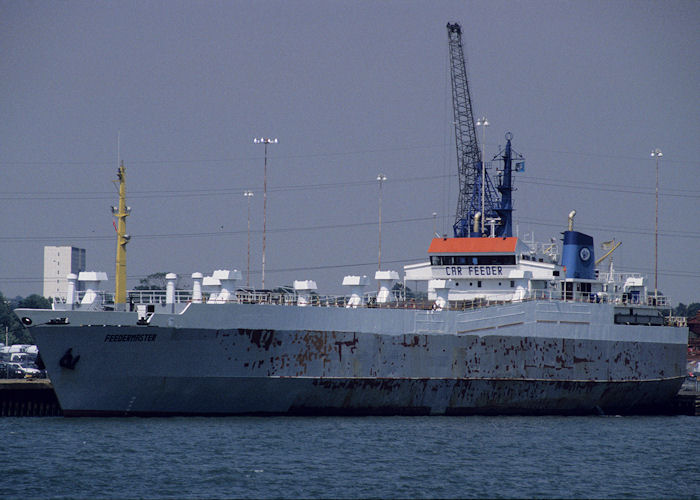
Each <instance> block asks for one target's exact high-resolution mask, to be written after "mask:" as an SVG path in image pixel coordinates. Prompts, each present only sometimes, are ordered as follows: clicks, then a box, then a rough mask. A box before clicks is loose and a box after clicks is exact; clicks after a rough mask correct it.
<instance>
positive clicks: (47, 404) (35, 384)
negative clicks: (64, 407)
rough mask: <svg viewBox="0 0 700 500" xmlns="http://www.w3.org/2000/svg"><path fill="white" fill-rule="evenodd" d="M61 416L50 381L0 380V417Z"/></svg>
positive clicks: (61, 412)
mask: <svg viewBox="0 0 700 500" xmlns="http://www.w3.org/2000/svg"><path fill="white" fill-rule="evenodd" d="M61 415H63V411H61V406H60V405H59V404H58V399H56V393H55V392H54V390H53V386H52V385H51V381H49V380H47V379H38V380H15V379H0V417H58V416H61Z"/></svg>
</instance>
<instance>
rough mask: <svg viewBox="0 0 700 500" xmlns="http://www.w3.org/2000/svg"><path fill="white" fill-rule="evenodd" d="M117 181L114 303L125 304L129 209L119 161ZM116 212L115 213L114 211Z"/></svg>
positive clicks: (124, 178) (124, 176) (124, 172)
mask: <svg viewBox="0 0 700 500" xmlns="http://www.w3.org/2000/svg"><path fill="white" fill-rule="evenodd" d="M117 178H118V180H117V181H114V182H115V183H116V182H119V208H118V210H115V207H112V214H113V215H114V216H115V217H116V218H117V269H116V272H115V278H114V283H115V285H114V304H115V305H116V304H126V244H127V243H128V242H129V238H130V237H129V235H128V234H126V218H127V216H128V215H129V212H130V211H131V209H130V207H127V206H126V168H124V162H123V161H122V162H121V165H120V166H119V170H118V171H117ZM115 212H116V213H115Z"/></svg>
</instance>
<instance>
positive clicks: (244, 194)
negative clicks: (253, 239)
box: [243, 191, 253, 286]
mask: <svg viewBox="0 0 700 500" xmlns="http://www.w3.org/2000/svg"><path fill="white" fill-rule="evenodd" d="M243 196H245V197H246V199H247V200H248V272H247V274H246V282H245V284H246V286H250V199H251V198H252V197H253V192H252V191H244V192H243Z"/></svg>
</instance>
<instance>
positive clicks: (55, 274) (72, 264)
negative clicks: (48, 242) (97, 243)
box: [43, 246, 85, 301]
mask: <svg viewBox="0 0 700 500" xmlns="http://www.w3.org/2000/svg"><path fill="white" fill-rule="evenodd" d="M81 271H85V249H84V248H77V247H72V246H45V247H44V291H43V295H44V297H46V298H47V299H49V298H58V299H60V300H61V301H65V300H66V298H67V293H68V282H67V280H66V277H67V276H68V275H69V274H76V275H77V274H79V273H80V272H81Z"/></svg>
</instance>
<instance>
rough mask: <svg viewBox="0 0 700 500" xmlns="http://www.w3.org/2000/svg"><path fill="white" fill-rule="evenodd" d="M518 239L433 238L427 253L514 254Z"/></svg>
mask: <svg viewBox="0 0 700 500" xmlns="http://www.w3.org/2000/svg"><path fill="white" fill-rule="evenodd" d="M517 242H518V238H515V237H509V238H433V241H432V242H431V243H430V248H428V253H514V252H515V245H516V243H517Z"/></svg>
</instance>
